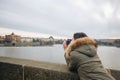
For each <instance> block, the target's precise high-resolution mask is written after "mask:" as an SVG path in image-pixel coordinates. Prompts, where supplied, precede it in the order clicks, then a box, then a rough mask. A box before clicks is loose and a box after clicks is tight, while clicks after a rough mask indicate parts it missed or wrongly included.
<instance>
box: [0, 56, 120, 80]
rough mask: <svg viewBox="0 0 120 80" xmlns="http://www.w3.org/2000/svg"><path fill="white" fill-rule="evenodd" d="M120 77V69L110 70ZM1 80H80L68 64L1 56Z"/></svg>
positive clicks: (116, 76)
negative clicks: (69, 68)
mask: <svg viewBox="0 0 120 80" xmlns="http://www.w3.org/2000/svg"><path fill="white" fill-rule="evenodd" d="M110 71H111V74H112V75H113V76H114V77H115V78H116V80H119V79H120V71H118V70H110ZM0 80H79V77H78V75H77V74H76V73H72V72H70V71H69V70H68V68H67V66H66V64H57V63H50V62H40V61H34V60H26V59H16V58H10V57H0Z"/></svg>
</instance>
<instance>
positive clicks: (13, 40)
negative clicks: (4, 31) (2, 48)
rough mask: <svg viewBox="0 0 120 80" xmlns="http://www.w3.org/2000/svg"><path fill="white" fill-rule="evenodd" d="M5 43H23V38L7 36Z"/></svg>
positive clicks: (13, 35) (12, 35)
mask: <svg viewBox="0 0 120 80" xmlns="http://www.w3.org/2000/svg"><path fill="white" fill-rule="evenodd" d="M5 41H6V42H8V43H19V42H21V36H19V35H15V34H14V33H11V34H10V35H5Z"/></svg>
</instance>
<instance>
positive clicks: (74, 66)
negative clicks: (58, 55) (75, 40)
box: [68, 51, 78, 72]
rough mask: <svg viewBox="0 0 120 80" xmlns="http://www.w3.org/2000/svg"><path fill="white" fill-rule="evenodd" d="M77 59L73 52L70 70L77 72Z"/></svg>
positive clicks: (69, 64) (69, 65)
mask: <svg viewBox="0 0 120 80" xmlns="http://www.w3.org/2000/svg"><path fill="white" fill-rule="evenodd" d="M77 63H78V61H77V58H76V54H75V53H74V51H73V52H71V55H70V59H69V63H68V68H69V70H70V71H75V72H76V71H77Z"/></svg>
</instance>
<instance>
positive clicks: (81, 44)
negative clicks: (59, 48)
mask: <svg viewBox="0 0 120 80" xmlns="http://www.w3.org/2000/svg"><path fill="white" fill-rule="evenodd" d="M96 49H97V44H96V41H95V40H94V39H91V38H89V37H84V38H78V39H76V40H74V41H72V42H71V43H70V44H69V45H68V47H67V49H66V51H65V59H66V62H67V65H68V68H69V70H70V71H77V72H78V75H79V77H80V80H115V79H114V78H113V77H112V76H111V75H110V74H109V73H108V72H107V71H106V69H104V67H103V65H102V63H101V61H100V60H99V57H98V56H97V50H96Z"/></svg>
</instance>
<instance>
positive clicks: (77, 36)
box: [73, 32, 87, 39]
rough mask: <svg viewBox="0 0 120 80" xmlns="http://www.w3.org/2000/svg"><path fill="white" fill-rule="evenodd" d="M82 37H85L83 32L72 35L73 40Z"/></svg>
mask: <svg viewBox="0 0 120 80" xmlns="http://www.w3.org/2000/svg"><path fill="white" fill-rule="evenodd" d="M82 37H87V35H86V34H85V33H83V32H77V33H74V35H73V38H74V39H77V38H82Z"/></svg>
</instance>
